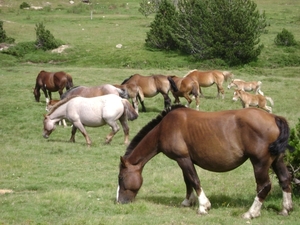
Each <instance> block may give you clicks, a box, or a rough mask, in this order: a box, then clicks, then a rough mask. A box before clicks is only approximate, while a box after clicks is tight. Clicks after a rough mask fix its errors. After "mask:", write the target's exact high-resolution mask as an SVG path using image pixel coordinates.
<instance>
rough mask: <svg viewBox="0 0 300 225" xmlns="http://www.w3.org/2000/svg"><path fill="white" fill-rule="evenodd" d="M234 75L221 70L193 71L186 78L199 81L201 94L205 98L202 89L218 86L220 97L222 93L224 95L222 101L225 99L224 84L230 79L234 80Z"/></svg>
mask: <svg viewBox="0 0 300 225" xmlns="http://www.w3.org/2000/svg"><path fill="white" fill-rule="evenodd" d="M233 76H234V75H233V73H231V72H229V71H219V70H210V71H199V70H192V71H190V72H188V73H187V74H186V75H185V76H184V77H190V78H192V79H193V80H195V81H197V82H198V83H199V86H200V94H201V96H202V97H204V95H203V93H202V90H201V87H210V86H212V85H213V84H216V85H217V88H218V95H217V97H220V93H221V94H222V99H224V89H223V86H222V85H223V82H224V80H225V81H227V79H228V78H233Z"/></svg>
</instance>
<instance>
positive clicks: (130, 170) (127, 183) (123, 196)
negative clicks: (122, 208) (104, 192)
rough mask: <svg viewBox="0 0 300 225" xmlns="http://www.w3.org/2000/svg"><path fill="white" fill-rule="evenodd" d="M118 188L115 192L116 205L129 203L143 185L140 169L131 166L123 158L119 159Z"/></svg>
mask: <svg viewBox="0 0 300 225" xmlns="http://www.w3.org/2000/svg"><path fill="white" fill-rule="evenodd" d="M120 159H121V163H120V173H119V186H118V190H117V198H116V200H117V202H118V203H122V204H125V203H130V202H132V201H133V200H134V198H135V196H136V195H137V193H138V191H139V189H140V188H141V186H142V183H143V177H142V175H141V167H140V166H139V165H131V164H130V163H129V162H128V161H127V160H126V159H124V158H123V157H121V158H120Z"/></svg>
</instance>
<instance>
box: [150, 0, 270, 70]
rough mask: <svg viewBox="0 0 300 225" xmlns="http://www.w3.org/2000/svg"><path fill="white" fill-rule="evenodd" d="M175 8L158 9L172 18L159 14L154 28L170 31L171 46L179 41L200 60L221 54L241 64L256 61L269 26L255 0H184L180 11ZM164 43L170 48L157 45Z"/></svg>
mask: <svg viewBox="0 0 300 225" xmlns="http://www.w3.org/2000/svg"><path fill="white" fill-rule="evenodd" d="M162 4H166V3H161V5H162ZM169 5H172V4H170V3H169ZM174 9H175V7H174V6H173V8H172V7H170V6H168V7H165V8H164V11H160V10H159V11H160V12H158V14H162V15H163V16H164V17H165V18H167V15H170V18H168V19H161V17H162V16H159V17H156V18H155V21H154V23H153V24H152V26H151V28H152V30H154V29H156V30H160V32H157V31H155V32H153V33H156V34H168V37H171V38H169V41H170V42H171V43H172V46H176V45H175V44H173V43H177V45H178V48H179V49H180V50H181V51H182V52H184V53H187V54H190V55H193V56H194V57H195V58H196V59H197V60H205V59H213V58H220V59H222V60H224V61H225V62H226V63H228V64H229V65H239V64H245V63H248V62H251V61H255V60H256V59H257V57H258V56H259V55H260V53H261V50H262V49H263V45H259V42H260V40H259V37H260V35H261V34H262V33H263V32H264V30H265V27H266V26H267V24H266V19H265V14H264V13H262V14H260V13H259V12H258V10H257V9H256V4H255V3H254V2H253V1H250V0H246V1H245V0H233V1H227V0H213V1H208V0H194V1H185V0H181V1H179V3H178V9H179V13H175V12H174ZM167 10H170V12H169V13H168V12H167ZM176 18H177V19H176ZM177 21H178V22H177ZM169 27H170V28H169ZM166 30H167V31H166ZM163 37H164V36H163ZM151 38H157V39H158V38H161V36H160V37H156V35H152V37H149V36H148V39H147V40H146V42H150V41H149V40H151ZM162 39H163V40H165V38H162ZM151 41H152V40H151ZM153 42H154V41H153ZM153 46H154V47H155V45H153ZM165 46H166V48H165V49H169V48H170V47H169V46H168V45H157V48H161V49H164V47H165Z"/></svg>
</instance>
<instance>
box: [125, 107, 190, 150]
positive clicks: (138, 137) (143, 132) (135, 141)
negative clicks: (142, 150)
mask: <svg viewBox="0 0 300 225" xmlns="http://www.w3.org/2000/svg"><path fill="white" fill-rule="evenodd" d="M178 108H186V107H185V106H184V105H180V104H178V105H172V106H171V107H168V108H166V109H165V110H163V111H162V112H161V113H160V114H159V115H158V116H157V117H156V118H155V119H153V120H151V121H150V122H149V123H148V124H147V125H145V126H144V127H143V128H142V129H141V130H140V131H139V132H138V133H137V134H136V135H135V137H134V138H133V139H132V141H131V142H130V144H129V145H128V147H127V149H126V153H125V155H129V154H130V153H131V152H132V151H133V149H134V148H135V147H136V146H137V145H138V144H139V143H140V141H141V140H142V139H143V138H144V137H145V136H146V135H147V134H148V133H149V132H150V131H151V130H152V129H153V128H154V127H155V126H156V125H157V124H159V123H160V121H162V119H163V118H164V117H165V116H166V115H167V114H168V113H169V112H171V111H173V110H175V109H178Z"/></svg>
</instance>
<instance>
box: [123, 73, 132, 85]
mask: <svg viewBox="0 0 300 225" xmlns="http://www.w3.org/2000/svg"><path fill="white" fill-rule="evenodd" d="M132 76H133V75H131V76H130V77H128V78H126V79H125V80H124V81H123V82H122V83H121V85H123V84H125V83H126V82H127V81H128V80H129V79H130V78H131V77H132Z"/></svg>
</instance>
